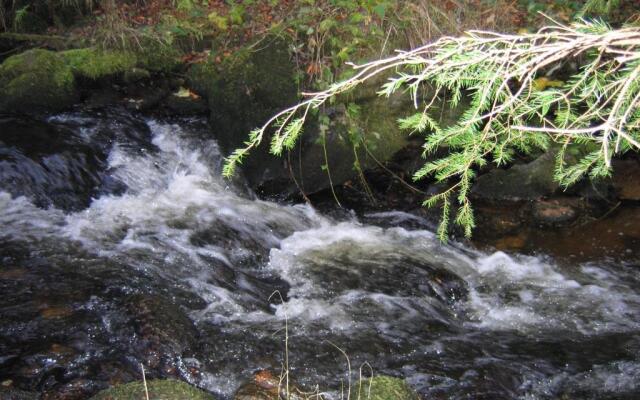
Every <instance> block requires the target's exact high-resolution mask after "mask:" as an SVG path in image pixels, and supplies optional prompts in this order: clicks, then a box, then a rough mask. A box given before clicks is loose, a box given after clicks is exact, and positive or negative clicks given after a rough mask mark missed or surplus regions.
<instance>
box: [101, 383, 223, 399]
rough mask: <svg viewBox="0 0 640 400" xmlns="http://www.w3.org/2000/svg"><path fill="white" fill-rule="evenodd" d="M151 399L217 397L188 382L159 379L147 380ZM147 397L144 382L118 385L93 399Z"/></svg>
mask: <svg viewBox="0 0 640 400" xmlns="http://www.w3.org/2000/svg"><path fill="white" fill-rule="evenodd" d="M147 388H148V391H149V399H150V400H177V399H180V400H215V398H214V397H213V396H212V395H210V394H208V393H206V392H204V391H202V390H200V389H198V388H195V387H193V386H191V385H189V384H187V383H184V382H181V381H177V380H172V379H167V380H164V379H162V380H161V379H158V380H152V381H147ZM144 398H145V392H144V385H143V383H142V382H131V383H127V384H123V385H116V386H113V387H111V388H109V389H106V390H103V391H102V392H100V393H98V394H97V395H95V396H94V397H92V398H91V400H140V399H144Z"/></svg>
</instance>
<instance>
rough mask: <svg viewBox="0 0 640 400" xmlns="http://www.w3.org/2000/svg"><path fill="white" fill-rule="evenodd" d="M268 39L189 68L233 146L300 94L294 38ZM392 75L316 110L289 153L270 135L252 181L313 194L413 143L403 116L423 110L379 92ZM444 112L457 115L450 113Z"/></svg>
mask: <svg viewBox="0 0 640 400" xmlns="http://www.w3.org/2000/svg"><path fill="white" fill-rule="evenodd" d="M266 42H267V43H269V44H268V45H266V46H263V47H262V48H261V49H259V50H250V49H245V50H242V51H240V52H238V53H237V54H236V55H233V56H230V57H228V58H227V59H225V60H222V61H220V60H218V62H216V61H214V60H209V61H207V62H204V63H199V64H194V65H193V66H192V67H191V68H190V70H189V72H188V74H187V77H188V79H187V84H188V85H189V87H190V88H191V89H192V90H194V91H195V92H196V93H198V94H200V95H202V96H203V97H205V98H206V99H207V101H208V104H209V108H210V119H211V124H212V127H213V130H214V133H215V134H216V137H217V139H218V142H219V143H220V145H221V147H222V149H223V150H224V151H225V152H227V153H230V152H231V151H233V150H234V149H235V148H238V147H242V146H243V145H244V142H245V141H246V140H247V138H248V135H249V132H250V131H251V130H253V129H255V128H257V127H260V126H262V125H263V124H264V123H265V122H266V121H267V120H269V118H271V117H272V116H273V115H274V114H276V113H277V112H279V111H281V110H283V109H285V108H286V107H289V106H291V105H293V104H295V103H296V102H298V101H300V98H299V97H298V87H297V84H296V83H295V82H296V81H295V79H294V73H295V68H294V64H293V62H292V61H291V59H290V55H289V52H288V48H287V43H286V42H283V41H281V40H279V39H277V40H271V41H269V40H267V41H266ZM386 78H387V76H380V77H379V78H378V79H372V80H369V81H367V82H364V83H363V84H361V85H360V86H359V87H358V88H356V89H355V90H354V91H352V92H350V93H348V94H347V95H345V96H340V97H339V98H337V99H336V101H335V103H333V104H332V105H329V104H327V107H326V108H323V109H322V110H320V111H319V113H318V114H317V115H316V114H313V113H310V114H309V115H308V116H307V121H306V122H307V123H306V124H305V127H304V133H303V135H302V137H301V138H300V141H299V144H298V147H297V148H296V149H294V150H293V151H291V153H290V154H288V155H287V154H285V155H284V156H283V157H281V158H277V157H275V156H273V155H271V154H270V153H269V143H270V138H269V137H266V138H264V139H263V143H262V144H261V146H259V147H258V148H257V149H253V150H252V152H251V154H250V155H249V156H248V157H247V158H245V159H244V160H243V163H244V164H243V166H242V169H243V172H244V175H245V177H246V178H247V180H248V181H249V184H250V185H251V186H252V187H253V188H254V189H256V190H257V191H258V192H259V193H261V194H263V195H267V196H270V195H284V196H287V195H290V194H293V193H297V192H298V191H299V190H302V191H303V192H305V193H307V194H310V193H315V192H318V191H321V190H324V189H327V188H329V186H330V185H331V184H333V185H340V184H343V183H345V182H347V181H349V180H352V179H354V178H355V177H356V176H357V175H358V173H359V171H358V169H362V170H366V169H368V168H372V167H376V166H377V165H378V162H384V161H387V160H389V159H390V158H391V157H392V156H393V155H394V154H395V153H396V152H398V151H399V150H400V149H402V148H403V147H405V146H406V145H407V143H408V140H407V133H406V132H402V131H401V130H400V129H399V128H398V124H397V120H398V118H400V117H404V116H407V114H411V113H413V112H415V111H414V110H413V105H412V102H411V100H410V98H409V97H408V96H406V95H403V94H396V95H393V96H391V97H390V98H386V97H380V96H379V95H378V94H377V91H378V90H379V89H380V86H381V85H382V84H383V83H384V81H385V79H386ZM443 115H444V117H445V119H450V115H449V114H448V113H446V112H445V113H443ZM445 125H447V124H446V123H445ZM270 133H271V132H270ZM329 176H330V177H329ZM292 178H295V180H294V179H292Z"/></svg>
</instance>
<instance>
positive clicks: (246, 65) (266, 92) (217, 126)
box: [187, 38, 298, 187]
mask: <svg viewBox="0 0 640 400" xmlns="http://www.w3.org/2000/svg"><path fill="white" fill-rule="evenodd" d="M264 43H266V44H265V45H264V46H263V47H261V48H260V49H258V50H255V49H250V48H245V49H240V50H239V51H237V52H236V53H235V54H234V55H232V56H230V57H227V58H226V59H225V60H223V61H222V62H221V63H220V64H216V63H214V62H213V61H211V60H210V61H208V62H206V63H202V64H196V65H193V66H192V67H191V68H190V69H189V71H188V74H187V83H188V85H189V87H190V88H191V89H192V90H194V91H195V92H197V93H198V94H200V95H202V96H203V97H205V98H206V99H207V102H208V105H209V110H210V122H211V126H212V129H213V131H214V132H215V133H216V135H217V136H216V138H217V139H218V143H219V144H220V146H221V147H222V149H223V150H224V151H225V152H230V151H232V150H233V149H235V148H237V147H239V146H241V145H243V143H244V142H245V141H246V140H247V135H248V134H249V132H250V131H251V130H253V129H254V128H256V127H258V126H260V125H262V124H263V123H264V122H265V121H266V120H267V119H269V118H270V117H271V116H272V115H273V114H275V113H276V112H278V111H280V110H281V109H283V108H285V107H287V106H290V105H292V104H294V103H295V102H296V101H297V100H298V87H297V85H296V83H295V80H294V64H293V62H292V61H291V57H290V54H289V50H288V43H287V42H286V41H284V40H280V39H275V38H266V39H265V40H264ZM268 142H269V139H265V143H268ZM243 170H244V173H245V177H246V178H247V179H248V181H249V183H250V185H252V186H253V187H261V186H262V185H265V184H266V185H267V186H269V187H275V185H276V183H275V182H276V181H277V182H280V181H286V184H287V185H288V184H289V181H290V178H289V177H288V172H287V170H286V169H285V168H284V167H283V162H282V159H279V158H276V157H273V156H272V155H270V154H269V152H268V147H267V146H260V147H258V148H257V149H255V151H253V152H252V154H251V157H248V158H247V159H246V160H245V162H244V164H243Z"/></svg>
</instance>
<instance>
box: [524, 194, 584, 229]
mask: <svg viewBox="0 0 640 400" xmlns="http://www.w3.org/2000/svg"><path fill="white" fill-rule="evenodd" d="M563 200H565V201H563ZM570 200H571V199H554V200H539V201H537V202H536V203H535V204H534V205H533V218H534V220H535V221H536V222H538V223H540V224H542V225H553V226H560V225H566V224H568V223H570V222H573V221H574V220H575V219H576V218H577V217H578V211H577V210H576V208H575V207H573V206H572V205H570V204H568V201H570Z"/></svg>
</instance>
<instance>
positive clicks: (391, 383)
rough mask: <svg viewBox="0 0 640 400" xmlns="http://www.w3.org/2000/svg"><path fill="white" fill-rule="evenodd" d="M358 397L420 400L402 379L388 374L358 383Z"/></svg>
mask: <svg viewBox="0 0 640 400" xmlns="http://www.w3.org/2000/svg"><path fill="white" fill-rule="evenodd" d="M358 398H361V399H368V400H390V399H394V400H420V397H419V396H418V394H417V393H416V392H415V391H414V390H413V389H411V387H410V386H409V385H407V383H406V382H405V381H404V379H399V378H392V377H390V376H384V375H381V376H375V377H373V378H369V379H366V380H364V381H363V382H362V384H361V385H359V388H358Z"/></svg>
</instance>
